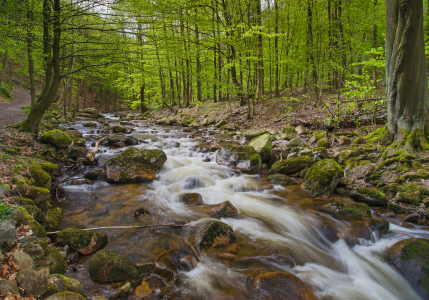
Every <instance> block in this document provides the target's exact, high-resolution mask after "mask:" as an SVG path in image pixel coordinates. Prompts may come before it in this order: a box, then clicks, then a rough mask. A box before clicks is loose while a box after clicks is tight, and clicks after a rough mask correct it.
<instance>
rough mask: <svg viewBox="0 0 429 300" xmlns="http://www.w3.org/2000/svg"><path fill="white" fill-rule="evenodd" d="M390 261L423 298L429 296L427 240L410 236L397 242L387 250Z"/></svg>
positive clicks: (428, 250)
mask: <svg viewBox="0 0 429 300" xmlns="http://www.w3.org/2000/svg"><path fill="white" fill-rule="evenodd" d="M387 257H388V259H389V260H390V262H391V263H392V264H393V265H394V266H396V267H397V268H398V269H399V270H400V271H401V272H402V275H403V276H404V277H405V278H406V279H407V280H408V281H409V282H410V283H411V284H412V285H413V286H414V287H416V288H417V289H418V292H419V294H420V296H422V297H423V299H428V296H429V273H428V270H429V240H426V239H417V238H411V239H406V240H403V241H400V242H397V243H396V244H394V245H393V246H391V247H390V248H389V250H388V251H387Z"/></svg>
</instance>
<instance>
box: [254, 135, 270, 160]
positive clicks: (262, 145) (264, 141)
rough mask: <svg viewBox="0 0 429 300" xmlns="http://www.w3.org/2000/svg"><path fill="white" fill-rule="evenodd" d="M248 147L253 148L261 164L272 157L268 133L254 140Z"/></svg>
mask: <svg viewBox="0 0 429 300" xmlns="http://www.w3.org/2000/svg"><path fill="white" fill-rule="evenodd" d="M249 146H251V147H253V148H255V150H256V152H258V154H259V155H260V156H261V160H262V161H263V162H264V161H268V160H270V159H271V156H272V155H273V141H272V139H271V135H270V134H269V133H266V134H263V135H261V136H258V137H257V138H254V139H253V140H252V141H251V142H250V143H249Z"/></svg>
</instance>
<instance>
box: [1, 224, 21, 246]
mask: <svg viewBox="0 0 429 300" xmlns="http://www.w3.org/2000/svg"><path fill="white" fill-rule="evenodd" d="M16 243H17V239H16V233H15V222H14V220H13V219H5V220H1V221H0V250H1V252H2V253H6V252H9V251H10V250H11V249H12V248H13V247H15V246H16Z"/></svg>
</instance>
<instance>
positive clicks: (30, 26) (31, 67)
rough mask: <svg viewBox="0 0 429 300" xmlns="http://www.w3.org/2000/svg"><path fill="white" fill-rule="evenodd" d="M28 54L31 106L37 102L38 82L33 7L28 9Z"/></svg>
mask: <svg viewBox="0 0 429 300" xmlns="http://www.w3.org/2000/svg"><path fill="white" fill-rule="evenodd" d="M27 21H28V25H27V56H28V75H29V76H30V97H31V106H32V107H33V106H34V105H35V104H36V83H35V81H34V60H33V29H34V28H33V22H34V17H33V8H32V7H31V8H29V9H28V11H27Z"/></svg>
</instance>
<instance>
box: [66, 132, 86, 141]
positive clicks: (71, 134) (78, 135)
mask: <svg viewBox="0 0 429 300" xmlns="http://www.w3.org/2000/svg"><path fill="white" fill-rule="evenodd" d="M64 133H65V134H67V135H68V136H69V137H71V139H72V140H74V139H79V138H80V139H82V138H83V135H82V133H81V132H80V131H79V130H66V131H64Z"/></svg>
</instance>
